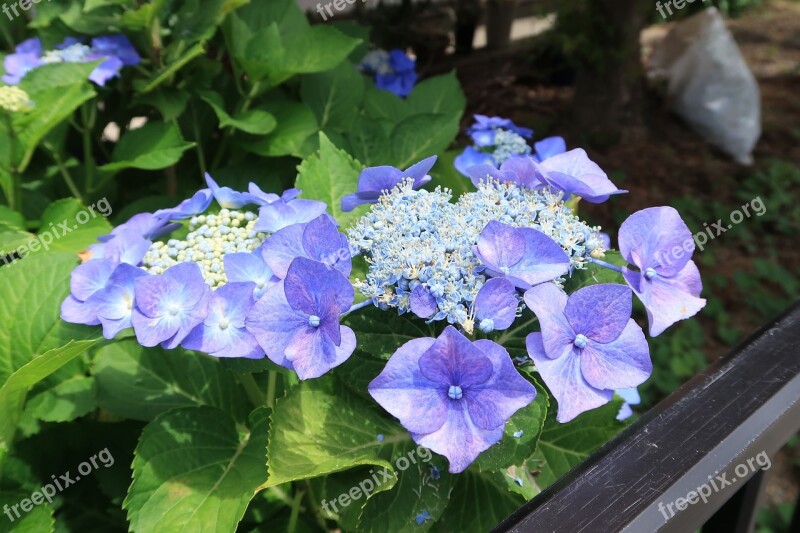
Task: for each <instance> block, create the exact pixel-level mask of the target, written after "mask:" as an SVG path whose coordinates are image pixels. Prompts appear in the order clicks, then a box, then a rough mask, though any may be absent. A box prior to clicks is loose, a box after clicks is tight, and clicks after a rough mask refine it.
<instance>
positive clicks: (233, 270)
mask: <svg viewBox="0 0 800 533" xmlns="http://www.w3.org/2000/svg"><path fill="white" fill-rule="evenodd" d="M222 261H223V264H224V266H225V276H226V277H227V278H228V281H229V282H248V281H249V282H252V283H254V284H255V289H254V292H253V295H254V296H255V298H259V297H261V295H262V294H264V291H266V290H267V289H268V288H270V287H271V286H272V285H273V284H274V283H276V282H277V278H275V277H274V276H273V274H272V270H270V268H269V267H268V266H267V264H266V263H265V262H264V259H263V257H262V256H261V251H260V250H256V251H255V252H246V253H234V254H226V255H225V257H223V259H222Z"/></svg>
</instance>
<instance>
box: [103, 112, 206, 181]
mask: <svg viewBox="0 0 800 533" xmlns="http://www.w3.org/2000/svg"><path fill="white" fill-rule="evenodd" d="M194 145H195V143H193V142H186V141H184V140H183V137H181V132H180V130H179V129H178V126H177V125H175V124H174V123H169V124H165V123H163V122H149V123H148V124H145V125H144V126H143V127H141V128H139V129H136V130H133V131H129V132H127V133H125V134H124V135H123V136H122V138H121V139H120V140H119V142H118V143H117V145H116V146H115V147H114V152H113V154H112V160H113V162H111V163H109V164H107V165H103V166H101V167H100V170H101V171H103V172H109V173H114V172H118V171H120V170H123V169H126V168H138V169H142V170H158V169H162V168H167V167H169V166H172V165H174V164H175V163H177V162H178V161H179V160H180V158H181V156H182V155H183V152H185V151H186V150H188V149H190V148H192V147H193V146H194Z"/></svg>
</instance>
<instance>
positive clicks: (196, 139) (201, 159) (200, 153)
mask: <svg viewBox="0 0 800 533" xmlns="http://www.w3.org/2000/svg"><path fill="white" fill-rule="evenodd" d="M190 107H191V110H192V128H193V130H194V142H195V148H196V149H197V162H198V164H199V165H200V173H201V174H202V175H204V176H205V174H206V157H205V155H204V154H203V146H202V145H203V143H201V142H200V126H199V125H198V124H197V109H195V105H194V102H193V103H191V104H190Z"/></svg>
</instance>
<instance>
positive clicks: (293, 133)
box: [242, 101, 319, 158]
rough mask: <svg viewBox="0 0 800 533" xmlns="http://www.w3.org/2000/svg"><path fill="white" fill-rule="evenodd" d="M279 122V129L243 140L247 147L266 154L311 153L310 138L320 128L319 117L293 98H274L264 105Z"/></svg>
mask: <svg viewBox="0 0 800 533" xmlns="http://www.w3.org/2000/svg"><path fill="white" fill-rule="evenodd" d="M264 109H265V110H266V111H268V112H270V113H271V114H272V115H273V116H274V117H275V120H276V121H277V123H278V127H277V129H275V131H273V132H272V133H270V134H269V135H267V136H266V137H264V138H263V139H260V140H258V141H256V142H251V143H242V147H243V148H244V149H245V150H248V151H250V152H253V153H254V154H258V155H262V156H264V157H280V156H284V155H291V156H294V157H300V158H304V157H308V156H310V155H311V153H309V152H308V151H307V150H305V149H304V146H305V145H306V141H307V140H308V139H309V138H310V137H311V136H312V135H314V134H315V133H317V132H318V131H319V125H318V124H317V117H316V116H315V115H314V112H313V111H311V108H309V107H308V106H307V105H305V104H301V103H299V102H291V101H279V102H270V103H268V104H267V105H265V106H264Z"/></svg>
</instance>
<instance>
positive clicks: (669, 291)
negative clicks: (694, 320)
mask: <svg viewBox="0 0 800 533" xmlns="http://www.w3.org/2000/svg"><path fill="white" fill-rule="evenodd" d="M626 278H627V276H626ZM634 290H635V289H634ZM701 290H702V283H701V281H700V272H699V271H698V270H697V266H696V265H695V264H694V261H689V262H688V263H686V266H684V267H683V270H681V271H680V272H678V274H676V275H675V276H673V277H671V278H665V277H661V276H657V277H655V278H653V279H652V280H647V279H646V278H644V277H642V278H641V280H640V282H639V290H638V291H637V292H636V295H637V296H638V297H639V299H640V300H641V301H642V303H643V304H644V306H645V309H647V317H648V319H649V321H650V335H651V336H653V337H655V336H657V335H660V334H661V333H662V332H663V331H664V330H665V329H667V328H668V327H669V326H671V325H672V324H674V323H675V322H678V321H679V320H685V319H687V318H690V317H692V316H694V315H695V314H697V312H698V311H700V309H702V308H703V307H705V305H706V301H705V299H703V298H698V296H699V295H700V291H701Z"/></svg>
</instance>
